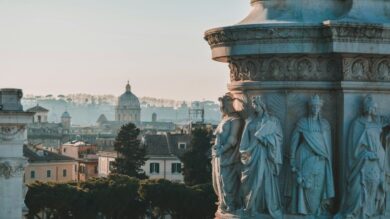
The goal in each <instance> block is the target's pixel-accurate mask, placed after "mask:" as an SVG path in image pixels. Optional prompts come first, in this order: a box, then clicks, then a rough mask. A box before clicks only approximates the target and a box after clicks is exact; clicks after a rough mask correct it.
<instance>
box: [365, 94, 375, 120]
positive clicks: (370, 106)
mask: <svg viewBox="0 0 390 219" xmlns="http://www.w3.org/2000/svg"><path fill="white" fill-rule="evenodd" d="M377 109H378V104H377V103H376V102H375V100H374V98H373V97H372V96H371V95H367V96H366V97H365V98H364V100H363V113H364V114H365V115H371V116H374V115H376V114H377Z"/></svg>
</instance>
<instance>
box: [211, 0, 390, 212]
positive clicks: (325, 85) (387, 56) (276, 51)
mask: <svg viewBox="0 0 390 219" xmlns="http://www.w3.org/2000/svg"><path fill="white" fill-rule="evenodd" d="M250 2H251V5H252V10H251V11H250V13H249V15H248V16H247V17H246V18H244V19H243V20H242V21H241V22H239V23H238V24H237V25H233V26H227V27H220V28H214V29H211V30H208V31H207V32H206V33H205V40H206V41H207V42H208V43H209V45H210V47H211V51H212V59H213V60H215V61H219V62H223V63H227V64H228V65H229V68H230V79H231V82H230V84H229V85H228V89H229V91H230V92H232V93H234V94H235V96H236V97H238V98H241V99H243V100H244V102H246V103H249V99H250V97H252V96H254V95H258V94H260V95H262V96H264V98H265V100H266V102H267V106H268V108H269V109H268V110H269V111H270V113H271V114H272V115H274V116H276V117H278V118H279V119H280V120H281V123H282V126H283V129H284V148H283V153H284V155H285V159H284V166H283V171H284V172H285V173H284V174H283V173H282V174H281V175H280V184H281V187H280V188H281V190H282V191H281V196H282V197H283V199H284V202H285V203H284V204H285V206H284V207H285V209H286V210H287V211H288V208H289V204H288V202H289V200H288V196H286V195H285V194H287V193H288V192H289V191H288V190H289V188H288V187H286V186H285V184H286V182H287V181H288V179H287V177H288V170H289V169H290V168H289V160H288V157H289V156H290V152H289V150H290V141H291V133H292V131H293V129H294V127H295V124H296V123H297V121H298V120H299V119H300V118H302V117H304V116H305V115H306V114H307V112H308V108H307V102H308V100H309V99H310V97H312V96H313V95H314V94H318V95H319V96H320V97H321V99H322V100H323V102H324V105H323V109H322V116H323V118H325V119H326V120H327V121H329V123H330V126H331V130H332V131H331V133H332V145H333V155H334V156H333V158H332V162H333V172H334V182H335V187H336V198H335V200H334V204H333V205H334V208H333V211H332V213H333V214H335V213H336V212H337V211H338V209H339V208H340V205H341V199H342V196H343V194H342V191H344V190H345V187H346V177H345V175H346V174H347V173H346V162H347V161H346V159H347V158H346V147H347V144H348V140H347V139H348V132H349V129H350V125H351V123H352V121H353V120H354V119H355V118H356V117H358V116H359V115H361V113H362V101H363V98H364V97H365V96H367V95H369V94H370V95H372V96H373V98H374V99H375V100H376V101H377V102H378V105H379V108H378V109H379V110H378V111H379V114H381V115H383V116H390V28H389V25H388V24H390V14H389V13H387V12H388V11H390V2H389V1H386V0H350V1H344V0H284V1H281V0H262V1H261V0H251V1H250ZM226 4H227V3H226ZM386 134H387V133H384V135H386ZM383 144H384V145H385V143H383ZM388 199H389V198H388ZM387 208H388V209H390V206H387Z"/></svg>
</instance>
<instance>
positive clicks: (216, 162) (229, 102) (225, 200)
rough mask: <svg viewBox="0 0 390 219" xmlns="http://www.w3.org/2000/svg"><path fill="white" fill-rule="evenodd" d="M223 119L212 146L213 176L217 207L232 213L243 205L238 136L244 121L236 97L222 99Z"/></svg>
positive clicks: (229, 95) (227, 95) (230, 96)
mask: <svg viewBox="0 0 390 219" xmlns="http://www.w3.org/2000/svg"><path fill="white" fill-rule="evenodd" d="M219 101H220V107H221V112H222V114H223V118H222V121H221V122H220V123H219V125H218V127H217V129H216V131H215V135H216V140H215V145H214V146H213V147H212V168H213V170H212V179H213V187H214V190H215V193H216V194H217V196H218V206H219V207H218V210H219V211H220V212H222V213H230V212H233V211H235V210H236V209H238V208H240V207H241V206H240V205H239V203H240V202H239V194H238V192H239V186H240V174H241V171H240V152H239V139H240V137H241V136H240V135H241V131H242V125H243V121H242V120H241V118H240V117H239V115H238V113H237V112H236V111H235V109H234V107H233V102H234V97H233V96H232V95H231V94H229V93H228V94H226V95H224V96H223V97H221V98H219Z"/></svg>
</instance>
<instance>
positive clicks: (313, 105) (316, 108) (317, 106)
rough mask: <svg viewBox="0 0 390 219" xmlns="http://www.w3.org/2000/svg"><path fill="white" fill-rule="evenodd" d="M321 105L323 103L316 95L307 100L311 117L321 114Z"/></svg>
mask: <svg viewBox="0 0 390 219" xmlns="http://www.w3.org/2000/svg"><path fill="white" fill-rule="evenodd" d="M322 105H323V102H322V100H321V98H320V96H318V94H316V95H314V96H312V97H311V98H310V100H309V109H310V114H311V115H313V116H318V115H319V114H320V112H321V108H322Z"/></svg>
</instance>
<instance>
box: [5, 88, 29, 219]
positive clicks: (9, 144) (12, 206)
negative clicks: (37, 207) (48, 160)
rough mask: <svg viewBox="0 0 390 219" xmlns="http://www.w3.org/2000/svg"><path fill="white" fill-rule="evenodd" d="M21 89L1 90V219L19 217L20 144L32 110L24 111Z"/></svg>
mask: <svg viewBox="0 0 390 219" xmlns="http://www.w3.org/2000/svg"><path fill="white" fill-rule="evenodd" d="M22 96H23V94H22V90H19V89H0V218H7V219H20V218H22V207H23V206H24V204H23V203H24V197H23V195H24V194H23V192H22V191H23V190H22V188H23V174H24V167H25V164H26V159H25V158H24V157H23V144H24V143H25V141H26V140H27V132H26V125H27V124H28V123H30V122H32V117H33V114H34V113H27V112H23V107H22V105H21V103H20V100H21V98H22Z"/></svg>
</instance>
